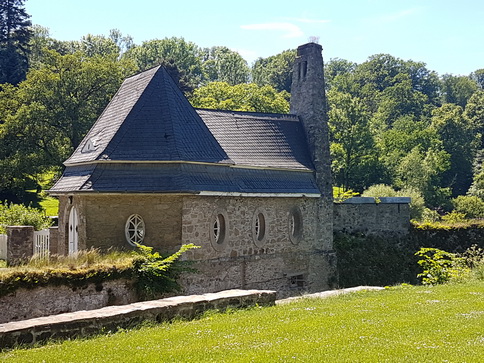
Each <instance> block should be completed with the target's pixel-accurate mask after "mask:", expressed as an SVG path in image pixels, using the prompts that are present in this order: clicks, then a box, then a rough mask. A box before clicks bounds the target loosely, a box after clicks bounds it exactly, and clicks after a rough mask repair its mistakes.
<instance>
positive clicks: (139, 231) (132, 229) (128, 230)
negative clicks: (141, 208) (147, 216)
mask: <svg viewBox="0 0 484 363" xmlns="http://www.w3.org/2000/svg"><path fill="white" fill-rule="evenodd" d="M124 233H125V235H126V241H128V243H129V244H131V245H133V246H136V244H140V243H143V239H144V238H145V222H144V221H143V218H141V216H140V215H139V214H132V215H130V216H129V218H128V220H127V221H126V225H125V227H124Z"/></svg>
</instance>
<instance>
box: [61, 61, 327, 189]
mask: <svg viewBox="0 0 484 363" xmlns="http://www.w3.org/2000/svg"><path fill="white" fill-rule="evenodd" d="M184 162H195V163H199V164H187V163H184ZM200 163H207V164H200ZM66 166H67V167H66V170H65V172H64V175H63V176H62V177H61V179H60V180H59V181H58V182H57V183H56V184H55V185H54V187H53V188H52V189H51V192H54V193H55V192H57V193H64V192H73V191H85V192H195V193H196V192H200V191H213V192H240V193H319V191H318V189H317V187H316V183H315V181H314V175H313V173H312V172H311V171H313V165H312V162H311V158H310V156H309V151H308V148H307V144H306V140H305V134H304V130H303V127H302V124H301V123H300V121H299V119H298V117H297V116H294V115H286V114H266V113H256V112H233V111H220V110H206V109H197V110H195V109H194V108H193V107H192V106H191V105H190V103H189V102H188V100H187V99H186V98H185V97H184V95H183V94H182V92H181V91H180V90H179V89H178V87H177V86H176V85H175V83H174V82H173V80H172V79H171V77H170V76H169V75H168V73H167V72H166V70H165V69H163V68H161V67H157V68H153V69H151V70H148V71H146V72H143V73H140V74H139V75H136V76H133V77H130V78H128V79H127V80H125V81H124V82H123V84H122V85H121V87H120V89H119V91H118V92H117V93H116V95H115V96H114V97H113V99H112V100H111V102H110V104H109V105H108V106H107V107H106V109H105V110H104V112H103V113H102V114H101V116H100V117H99V119H98V120H97V122H96V123H95V124H94V126H93V127H92V128H91V130H90V131H89V132H88V134H87V136H86V137H85V139H84V140H83V141H82V142H81V144H80V145H79V147H78V148H77V150H76V151H75V152H74V153H73V155H72V156H71V157H70V158H69V159H68V160H67V161H66Z"/></svg>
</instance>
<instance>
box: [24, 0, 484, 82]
mask: <svg viewBox="0 0 484 363" xmlns="http://www.w3.org/2000/svg"><path fill="white" fill-rule="evenodd" d="M25 7H26V10H27V12H28V13H29V14H30V15H31V16H32V17H31V20H32V22H33V23H34V24H39V25H42V26H44V27H47V28H49V29H50V32H51V35H52V36H53V37H54V38H56V39H59V40H79V39H80V38H81V37H82V36H83V35H86V34H88V33H91V34H96V35H101V34H102V35H108V34H109V30H110V29H114V28H117V29H119V30H121V32H122V33H123V34H129V35H131V36H132V37H133V39H134V42H135V43H136V44H141V43H142V42H143V41H145V40H151V39H163V38H165V37H172V36H176V37H183V38H185V40H187V41H192V42H194V43H196V44H197V45H199V46H201V47H211V46H215V45H224V46H227V47H229V48H231V49H233V50H237V51H238V52H239V53H240V54H241V55H242V56H243V57H244V58H245V59H246V60H247V61H248V62H249V64H251V63H252V62H253V61H254V60H255V59H257V58H258V57H267V56H270V55H275V54H277V53H280V52H282V51H283V50H286V49H291V48H296V47H297V46H298V45H300V44H304V43H306V42H307V41H308V39H309V37H312V36H314V37H319V43H320V44H321V45H322V46H323V48H324V51H323V52H324V53H323V55H324V58H325V60H326V61H328V60H329V59H331V58H343V59H347V60H350V61H354V62H357V63H361V62H363V61H365V60H366V59H367V58H368V57H369V56H370V55H373V54H377V53H388V54H391V55H393V56H395V57H399V58H402V59H405V60H408V59H412V60H415V61H422V62H425V63H426V64H427V67H428V68H429V69H431V70H435V71H437V72H438V73H439V74H440V75H442V74H445V73H452V74H465V75H467V74H469V73H470V72H472V71H475V70H477V69H480V68H484V45H483V44H484V1H481V0H458V1H456V0H452V1H451V0H331V1H330V0H294V1H286V0H278V1H273V0H268V1H263V0H244V1H227V0H223V1H219V0H198V1H193V0H184V1H176V0H170V1H166V0H26V2H25Z"/></svg>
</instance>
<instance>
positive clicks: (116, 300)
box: [0, 280, 139, 323]
mask: <svg viewBox="0 0 484 363" xmlns="http://www.w3.org/2000/svg"><path fill="white" fill-rule="evenodd" d="M136 301H139V299H138V297H137V295H136V290H135V288H134V287H133V282H132V281H127V280H112V281H104V282H102V283H98V284H89V285H86V286H84V287H76V288H72V287H68V286H44V287H40V288H36V289H18V290H16V291H14V292H13V293H11V294H9V295H6V296H2V297H0V312H1V313H0V323H6V322H12V321H19V320H25V319H32V318H37V317H40V316H47V315H53V314H61V313H68V312H73V311H78V310H92V309H99V308H102V307H105V306H110V305H122V304H129V303H133V302H136Z"/></svg>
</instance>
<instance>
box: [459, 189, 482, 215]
mask: <svg viewBox="0 0 484 363" xmlns="http://www.w3.org/2000/svg"><path fill="white" fill-rule="evenodd" d="M452 204H453V205H454V208H455V211H457V212H459V213H463V214H465V215H466V217H467V218H484V201H483V200H482V199H481V198H479V197H476V196H474V195H459V196H458V197H457V198H455V199H454V200H453V201H452Z"/></svg>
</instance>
